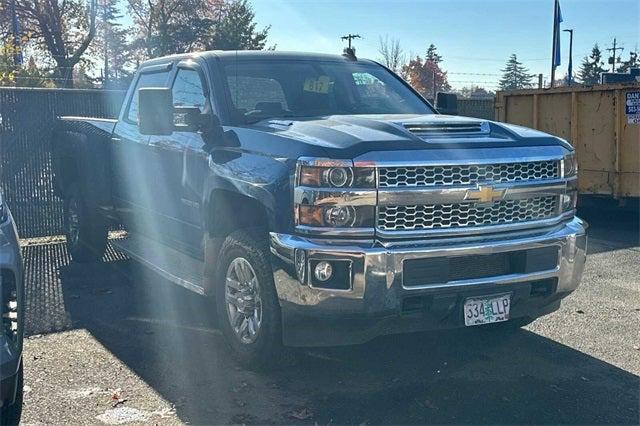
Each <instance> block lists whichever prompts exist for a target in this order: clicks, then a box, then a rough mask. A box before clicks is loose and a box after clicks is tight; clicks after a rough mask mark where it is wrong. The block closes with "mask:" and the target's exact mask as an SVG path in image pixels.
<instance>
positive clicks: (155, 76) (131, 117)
mask: <svg viewBox="0 0 640 426" xmlns="http://www.w3.org/2000/svg"><path fill="white" fill-rule="evenodd" d="M168 76H169V71H160V72H149V73H144V74H140V78H138V82H137V83H136V87H135V89H134V92H133V96H131V102H130V103H129V111H128V112H127V121H129V122H131V123H136V124H138V89H140V88H143V87H166V85H167V77H168Z"/></svg>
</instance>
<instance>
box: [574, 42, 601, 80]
mask: <svg viewBox="0 0 640 426" xmlns="http://www.w3.org/2000/svg"><path fill="white" fill-rule="evenodd" d="M603 72H607V70H606V69H605V68H604V61H603V60H602V51H601V50H600V47H599V46H598V43H596V44H595V45H594V46H593V49H591V55H589V56H585V57H584V59H583V60H582V65H581V66H580V70H579V71H578V81H579V82H580V83H582V84H586V85H593V84H598V83H600V74H602V73H603Z"/></svg>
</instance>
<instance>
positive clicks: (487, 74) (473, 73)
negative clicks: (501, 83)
mask: <svg viewBox="0 0 640 426" xmlns="http://www.w3.org/2000/svg"><path fill="white" fill-rule="evenodd" d="M447 74H455V75H484V76H488V77H500V76H501V75H502V74H489V73H481V72H449V71H447Z"/></svg>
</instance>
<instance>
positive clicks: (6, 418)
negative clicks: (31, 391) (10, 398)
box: [0, 361, 24, 426]
mask: <svg viewBox="0 0 640 426" xmlns="http://www.w3.org/2000/svg"><path fill="white" fill-rule="evenodd" d="M17 379H18V385H17V389H16V399H15V401H14V403H13V404H11V405H9V406H3V407H2V408H1V409H0V410H2V415H1V416H0V425H2V426H5V425H17V424H19V423H20V417H21V416H22V399H23V396H24V370H23V366H22V361H20V368H19V369H18V374H17Z"/></svg>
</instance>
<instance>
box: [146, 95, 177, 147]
mask: <svg viewBox="0 0 640 426" xmlns="http://www.w3.org/2000/svg"><path fill="white" fill-rule="evenodd" d="M138 124H139V126H140V133H142V134H143V135H170V134H171V133H173V130H174V127H175V126H174V124H173V94H172V93H171V89H169V88H167V87H143V88H141V89H138Z"/></svg>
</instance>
